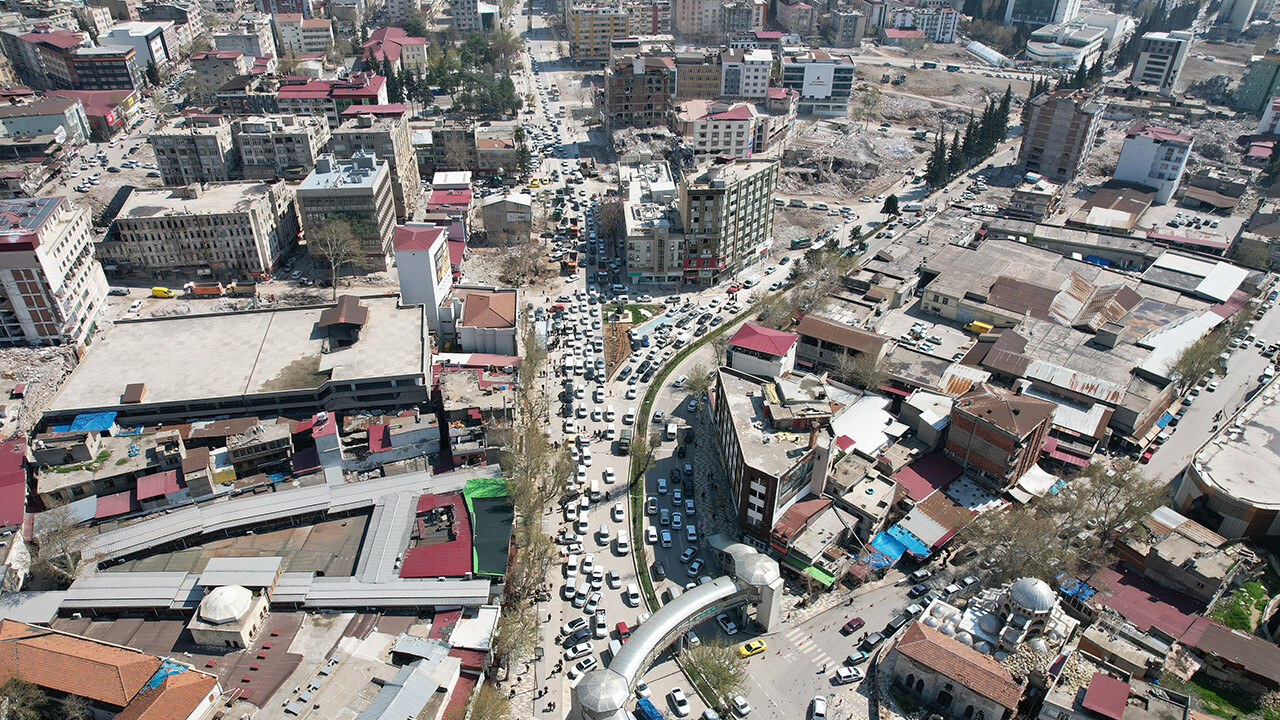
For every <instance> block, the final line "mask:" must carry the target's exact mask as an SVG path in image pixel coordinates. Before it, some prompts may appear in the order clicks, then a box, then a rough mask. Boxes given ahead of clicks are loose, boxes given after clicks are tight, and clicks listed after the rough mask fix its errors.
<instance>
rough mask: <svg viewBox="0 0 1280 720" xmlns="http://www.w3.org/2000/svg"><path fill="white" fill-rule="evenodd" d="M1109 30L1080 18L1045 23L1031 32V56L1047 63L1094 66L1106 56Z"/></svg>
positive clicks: (1044, 63)
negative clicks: (1084, 22)
mask: <svg viewBox="0 0 1280 720" xmlns="http://www.w3.org/2000/svg"><path fill="white" fill-rule="evenodd" d="M1106 34H1107V31H1106V30H1103V29H1102V28H1096V27H1093V26H1090V25H1085V24H1083V23H1081V22H1079V21H1078V20H1073V21H1071V22H1068V23H1057V24H1053V25H1045V26H1044V27H1041V28H1038V29H1036V30H1035V31H1034V32H1032V33H1031V39H1030V40H1028V41H1027V49H1026V56H1027V59H1028V60H1030V61H1031V62H1033V63H1035V64H1036V65H1041V66H1044V67H1055V68H1067V69H1075V68H1078V67H1080V66H1081V65H1084V66H1085V67H1092V66H1093V64H1094V63H1096V62H1097V61H1098V59H1099V58H1101V57H1102V53H1103V51H1104V50H1105V49H1106V44H1105V43H1104V42H1103V40H1104V39H1105V38H1106Z"/></svg>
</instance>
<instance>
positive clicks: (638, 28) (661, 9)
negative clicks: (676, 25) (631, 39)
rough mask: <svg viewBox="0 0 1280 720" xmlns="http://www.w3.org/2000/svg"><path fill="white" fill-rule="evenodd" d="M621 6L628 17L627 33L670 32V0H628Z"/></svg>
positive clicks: (658, 33)
mask: <svg viewBox="0 0 1280 720" xmlns="http://www.w3.org/2000/svg"><path fill="white" fill-rule="evenodd" d="M623 7H624V8H626V10H627V15H628V18H629V20H628V23H629V24H628V27H629V28H630V33H629V34H631V35H670V34H671V0H629V1H628V2H626V3H624V4H623Z"/></svg>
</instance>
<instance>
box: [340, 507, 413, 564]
mask: <svg viewBox="0 0 1280 720" xmlns="http://www.w3.org/2000/svg"><path fill="white" fill-rule="evenodd" d="M416 500H417V493H414V492H399V493H395V494H394V495H383V496H382V497H380V498H378V500H377V502H376V503H375V504H374V506H373V517H372V518H370V521H369V527H370V530H371V532H369V533H368V535H367V537H368V541H367V542H366V543H365V544H364V547H363V548H361V553H360V562H359V563H358V565H357V567H356V573H355V574H356V577H358V578H360V580H361V581H362V582H377V583H385V582H390V581H392V580H395V579H396V576H397V575H398V574H399V573H398V572H397V568H396V557H397V556H399V555H400V553H401V552H403V551H404V549H405V548H406V547H408V545H409V532H410V531H411V530H412V529H413V508H414V504H415V502H416Z"/></svg>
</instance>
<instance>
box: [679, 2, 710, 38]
mask: <svg viewBox="0 0 1280 720" xmlns="http://www.w3.org/2000/svg"><path fill="white" fill-rule="evenodd" d="M719 4H720V0H675V7H674V8H672V18H671V23H672V26H673V29H674V30H675V31H676V33H678V34H680V35H688V36H696V37H705V36H707V35H708V34H709V33H711V32H713V28H712V26H710V25H708V23H707V20H708V16H709V15H712V14H714V10H712V11H706V12H704V10H703V8H704V6H711V5H715V6H716V7H719ZM716 20H717V23H716V25H715V29H718V28H719V22H718V21H719V18H718V17H717V18H716Z"/></svg>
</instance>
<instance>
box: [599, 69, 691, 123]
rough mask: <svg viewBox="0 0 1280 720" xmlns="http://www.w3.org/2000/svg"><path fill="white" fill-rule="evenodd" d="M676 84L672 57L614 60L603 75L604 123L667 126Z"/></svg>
mask: <svg viewBox="0 0 1280 720" xmlns="http://www.w3.org/2000/svg"><path fill="white" fill-rule="evenodd" d="M675 85H676V63H675V60H674V59H673V58H669V57H652V56H650V57H636V58H627V59H625V60H623V61H620V62H617V63H615V64H614V65H613V66H612V67H610V68H608V69H607V70H606V71H605V77H604V121H605V125H606V126H607V127H609V128H610V129H615V128H622V127H652V126H654V125H666V124H667V121H668V119H669V118H670V116H671V100H672V96H673V95H674V94H675Z"/></svg>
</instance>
